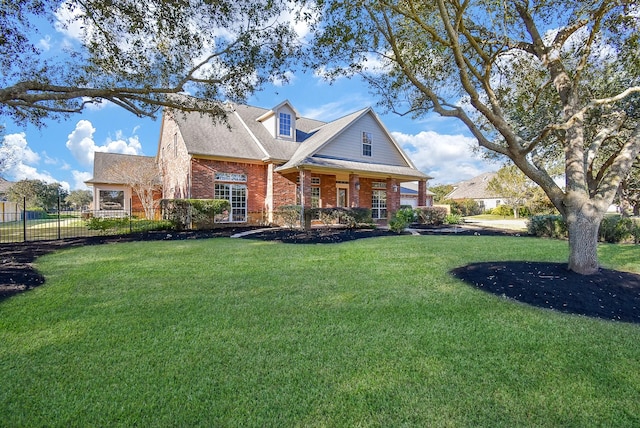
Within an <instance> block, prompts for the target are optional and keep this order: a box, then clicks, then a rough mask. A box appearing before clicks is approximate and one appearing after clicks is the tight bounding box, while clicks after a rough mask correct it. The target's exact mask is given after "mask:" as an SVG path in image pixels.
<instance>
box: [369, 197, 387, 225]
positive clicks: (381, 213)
mask: <svg viewBox="0 0 640 428" xmlns="http://www.w3.org/2000/svg"><path fill="white" fill-rule="evenodd" d="M371 193H372V194H371V216H372V217H373V218H374V219H381V218H387V192H386V191H384V190H373V191H372V192H371Z"/></svg>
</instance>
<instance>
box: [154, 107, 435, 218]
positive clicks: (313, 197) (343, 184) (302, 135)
mask: <svg viewBox="0 0 640 428" xmlns="http://www.w3.org/2000/svg"><path fill="white" fill-rule="evenodd" d="M227 108H228V118H227V121H226V123H220V122H215V121H213V120H212V119H211V118H210V117H208V116H207V115H202V114H200V113H183V112H173V111H165V112H164V114H163V117H162V129H161V134H160V141H159V146H158V155H157V162H158V165H159V167H160V168H161V171H162V177H163V198H167V199H176V198H201V199H209V198H215V199H227V200H229V202H230V204H231V210H230V211H229V213H228V217H227V218H226V219H225V220H226V221H228V222H248V223H269V222H274V221H275V220H276V218H275V216H274V212H276V211H277V210H278V208H279V207H281V206H286V205H294V204H298V205H303V206H304V207H308V208H311V207H322V208H325V207H366V208H370V209H371V210H372V214H373V218H374V219H376V220H380V221H382V222H385V221H386V220H388V219H389V218H390V216H391V215H392V214H393V212H395V211H396V210H397V209H398V208H399V207H400V199H401V195H400V187H401V184H402V183H405V182H410V181H417V182H418V185H417V197H416V200H417V204H418V205H426V204H427V180H428V179H430V178H431V177H429V176H428V175H426V174H424V173H422V172H420V171H419V170H418V169H416V167H415V166H414V165H413V163H412V162H411V160H410V159H409V158H408V157H407V155H406V154H405V153H404V152H403V150H402V149H401V148H400V146H399V145H398V144H397V143H396V141H395V140H394V139H393V138H392V137H391V135H390V134H389V132H388V131H387V129H386V128H385V126H384V125H383V124H382V122H381V121H380V119H379V118H378V116H377V115H376V114H375V113H374V112H373V110H372V109H371V108H365V109H363V110H359V111H357V112H354V113H352V114H349V115H347V116H344V117H342V118H340V119H337V120H334V121H332V122H328V123H326V122H322V121H319V120H314V119H309V118H304V117H301V116H300V114H299V113H298V111H297V110H296V109H295V108H294V106H293V105H291V103H290V102H289V101H284V102H282V103H280V104H278V105H277V106H275V107H273V108H272V109H264V108H258V107H252V106H246V105H237V104H227Z"/></svg>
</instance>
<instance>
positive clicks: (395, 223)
mask: <svg viewBox="0 0 640 428" xmlns="http://www.w3.org/2000/svg"><path fill="white" fill-rule="evenodd" d="M408 225H409V223H408V222H407V220H406V219H405V218H403V217H402V216H397V215H394V216H393V217H392V218H391V220H389V229H390V230H392V231H394V232H396V233H397V234H400V233H402V232H403V231H404V230H405V229H406V228H407V226H408Z"/></svg>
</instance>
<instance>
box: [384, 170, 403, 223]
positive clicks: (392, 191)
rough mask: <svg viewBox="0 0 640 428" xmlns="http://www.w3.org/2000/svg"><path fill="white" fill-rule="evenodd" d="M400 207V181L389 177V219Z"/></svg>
mask: <svg viewBox="0 0 640 428" xmlns="http://www.w3.org/2000/svg"><path fill="white" fill-rule="evenodd" d="M399 209H400V183H398V181H397V180H396V179H395V178H387V219H389V220H390V219H391V217H392V216H393V214H394V213H395V212H396V211H398V210H399Z"/></svg>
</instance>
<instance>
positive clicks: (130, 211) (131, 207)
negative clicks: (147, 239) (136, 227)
mask: <svg viewBox="0 0 640 428" xmlns="http://www.w3.org/2000/svg"><path fill="white" fill-rule="evenodd" d="M132 204H133V198H129V233H133V220H132V219H131V216H132V215H133V205H132Z"/></svg>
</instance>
